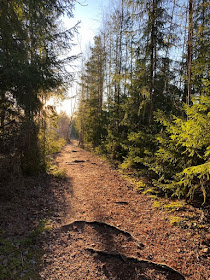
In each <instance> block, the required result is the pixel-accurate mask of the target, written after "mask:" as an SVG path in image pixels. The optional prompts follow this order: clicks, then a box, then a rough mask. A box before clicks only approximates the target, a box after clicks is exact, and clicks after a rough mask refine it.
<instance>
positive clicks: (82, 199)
mask: <svg viewBox="0 0 210 280" xmlns="http://www.w3.org/2000/svg"><path fill="white" fill-rule="evenodd" d="M55 162H56V163H57V164H58V165H59V167H60V168H65V170H66V172H67V176H68V182H67V183H66V184H67V187H66V188H65V192H64V193H63V200H62V201H64V202H63V204H62V206H61V207H60V209H61V210H60V212H59V222H58V223H55V225H54V228H53V230H52V232H51V233H50V234H49V236H48V237H47V239H46V244H45V247H44V249H45V255H44V257H43V261H44V268H43V270H42V272H41V277H42V279H69V280H70V279H71V280H84V279H87V280H99V279H100V280H103V279H104V280H105V279H113V280H114V279H116V280H117V279H119V280H138V279H141V280H155V279H168V280H173V279H177V280H179V279H192V280H193V279H196V280H199V279H208V271H207V269H206V268H205V265H203V263H202V261H200V260H199V259H198V256H197V255H196V253H195V252H197V251H196V250H197V246H198V242H197V243H196V242H195V240H194V238H193V236H189V235H188V234H187V230H185V229H181V228H178V227H172V226H170V225H169V222H168V220H167V214H166V213H165V212H164V211H162V210H159V209H156V208H154V207H153V203H154V201H153V200H152V199H151V198H149V197H148V196H146V195H143V194H139V193H137V192H136V190H135V189H134V188H133V187H132V186H131V185H130V183H129V182H126V180H125V179H124V178H123V177H122V176H121V175H120V174H119V172H117V171H116V170H114V169H113V168H112V167H111V166H110V165H109V164H108V163H107V162H106V161H104V160H102V159H100V158H99V157H97V156H96V155H93V154H91V153H90V152H88V151H86V150H84V149H81V148H80V147H78V146H77V145H76V142H73V143H72V144H70V145H67V146H66V147H65V148H64V150H63V151H62V152H61V153H60V154H59V155H58V156H57V157H56V159H55ZM162 264H165V265H162ZM172 268H173V269H172ZM177 271H180V273H181V274H179V273H178V272H177ZM182 275H185V278H184V277H183V276H182Z"/></svg>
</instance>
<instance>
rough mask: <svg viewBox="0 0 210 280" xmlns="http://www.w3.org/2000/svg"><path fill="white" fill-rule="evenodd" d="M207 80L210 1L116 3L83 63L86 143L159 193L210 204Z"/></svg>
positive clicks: (80, 123) (81, 126) (81, 114)
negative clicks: (149, 180)
mask: <svg viewBox="0 0 210 280" xmlns="http://www.w3.org/2000/svg"><path fill="white" fill-rule="evenodd" d="M208 77H209V2H208V1H206V0H188V1H187V0H173V1H167V0H164V1H160V0H152V1H146V0H145V1H144V0H138V1H137V0H136V1H135V0H132V1H130V0H120V1H117V0H116V1H112V4H111V5H110V7H109V8H107V9H106V11H105V12H104V17H103V22H102V28H101V30H100V32H99V33H98V35H97V36H96V37H95V39H94V45H93V46H91V47H90V49H89V55H88V56H87V57H86V59H84V61H83V69H82V74H81V82H80V86H81V87H80V104H79V109H78V112H77V116H76V124H77V128H78V130H79V133H80V142H81V143H82V144H85V145H86V146H88V145H89V146H90V145H91V146H93V147H94V148H95V149H96V150H97V151H98V152H99V153H102V154H106V155H107V156H108V157H109V158H110V159H112V160H114V161H116V162H118V163H121V165H120V166H121V168H122V169H124V170H128V171H129V172H131V173H135V174H137V175H139V176H142V175H144V176H145V175H146V176H149V177H150V178H152V184H153V186H156V191H157V192H159V193H162V194H165V195H170V196H171V195H173V196H177V197H185V198H186V199H192V198H193V197H194V198H198V197H200V195H201V196H203V200H204V201H205V200H206V197H207V195H208V192H209V183H210V180H209V175H210V94H209V80H208ZM195 194H196V195H195Z"/></svg>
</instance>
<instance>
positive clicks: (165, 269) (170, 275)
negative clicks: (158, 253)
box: [85, 248, 185, 280]
mask: <svg viewBox="0 0 210 280" xmlns="http://www.w3.org/2000/svg"><path fill="white" fill-rule="evenodd" d="M85 250H87V251H88V252H90V253H91V254H96V255H99V256H104V257H107V258H115V259H118V260H120V261H123V262H132V263H134V264H138V265H140V266H141V267H142V268H143V269H145V268H150V269H155V270H158V271H160V272H162V273H167V276H166V277H167V279H168V280H185V277H184V276H183V275H182V274H181V273H180V272H178V271H177V270H175V269H173V268H172V267H170V266H167V265H165V264H161V263H155V262H151V261H148V260H142V259H139V258H136V257H131V256H127V255H123V254H119V253H116V252H108V251H100V250H96V249H93V248H85Z"/></svg>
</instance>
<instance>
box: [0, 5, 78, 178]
mask: <svg viewBox="0 0 210 280" xmlns="http://www.w3.org/2000/svg"><path fill="white" fill-rule="evenodd" d="M73 7H74V1H73V0H63V1H57V0H41V1H35V0H18V1H16V0H13V1H7V0H0V164H1V166H5V161H8V166H9V167H8V170H7V171H8V172H9V173H10V174H11V175H12V174H13V173H14V170H13V169H17V168H18V169H19V171H20V173H21V172H23V173H26V174H33V173H36V172H39V171H40V170H41V169H43V168H45V167H46V158H45V156H46V154H47V153H46V151H45V148H46V147H47V144H46V143H43V142H40V141H46V137H45V136H46V135H45V134H46V133H47V132H46V129H47V121H46V119H47V115H48V113H49V107H48V108H47V106H46V101H47V99H48V98H49V96H51V95H52V94H54V95H63V94H64V92H65V89H66V86H67V84H68V83H69V82H70V81H71V80H72V75H71V74H70V73H69V72H68V71H67V66H68V65H69V63H71V61H72V60H73V59H74V58H75V57H73V56H69V51H70V50H71V46H72V38H73V34H74V32H75V31H76V28H77V26H74V27H72V28H71V29H68V30H65V29H64V27H62V25H61V17H62V16H65V15H67V16H68V17H72V16H73V14H72V11H73ZM58 53H59V56H58ZM42 134H43V135H44V136H43V135H42ZM43 149H44V150H43ZM12 162H13V163H12ZM9 169H10V170H9ZM4 170H6V169H4Z"/></svg>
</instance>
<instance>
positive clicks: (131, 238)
mask: <svg viewBox="0 0 210 280" xmlns="http://www.w3.org/2000/svg"><path fill="white" fill-rule="evenodd" d="M85 225H89V226H92V227H96V226H99V227H103V228H104V230H112V231H114V232H115V233H116V234H122V235H124V236H125V237H126V238H127V240H128V241H133V242H134V243H136V244H137V245H138V248H143V247H144V246H145V245H144V244H142V243H141V242H140V241H139V240H138V239H136V238H135V237H134V236H132V235H131V234H130V233H129V232H127V231H124V230H122V229H120V228H118V227H116V226H113V225H110V224H107V223H104V222H99V221H74V222H73V223H71V224H68V225H64V226H62V227H61V229H60V230H61V231H69V230H73V229H74V228H75V227H76V228H78V229H80V230H83V229H84V226H85Z"/></svg>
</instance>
